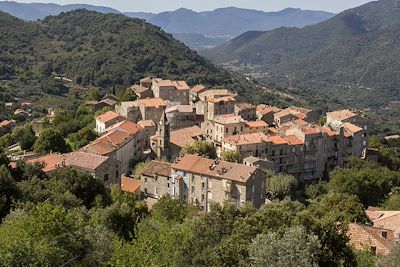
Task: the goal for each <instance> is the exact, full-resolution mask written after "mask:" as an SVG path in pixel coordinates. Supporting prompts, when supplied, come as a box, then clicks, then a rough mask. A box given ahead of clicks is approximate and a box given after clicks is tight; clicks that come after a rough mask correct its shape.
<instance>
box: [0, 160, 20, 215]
mask: <svg viewBox="0 0 400 267" xmlns="http://www.w3.org/2000/svg"><path fill="white" fill-rule="evenodd" d="M19 195H20V191H19V190H18V187H17V184H16V182H15V181H14V179H13V178H12V177H11V174H10V172H9V171H8V169H7V168H6V166H4V165H2V166H0V220H1V219H2V218H3V217H4V216H6V215H7V214H8V212H9V210H10V208H11V205H12V203H13V201H14V200H17V199H18V198H19Z"/></svg>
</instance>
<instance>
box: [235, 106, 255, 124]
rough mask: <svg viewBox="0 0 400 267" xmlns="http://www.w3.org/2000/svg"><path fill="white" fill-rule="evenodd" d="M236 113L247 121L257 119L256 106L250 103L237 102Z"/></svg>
mask: <svg viewBox="0 0 400 267" xmlns="http://www.w3.org/2000/svg"><path fill="white" fill-rule="evenodd" d="M234 113H235V115H239V116H241V117H242V118H243V119H245V120H247V121H255V120H256V119H257V114H256V106H253V105H252V104H250V103H237V104H236V105H235V107H234Z"/></svg>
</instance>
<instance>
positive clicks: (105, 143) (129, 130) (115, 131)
mask: <svg viewBox="0 0 400 267" xmlns="http://www.w3.org/2000/svg"><path fill="white" fill-rule="evenodd" d="M142 131H143V129H142V127H140V126H139V125H137V124H136V123H133V122H131V121H129V120H125V121H123V122H120V123H117V124H115V125H113V126H112V127H110V128H108V129H106V131H105V134H104V135H102V136H101V137H99V138H97V139H96V140H94V141H93V142H91V143H90V144H88V145H87V146H85V147H83V148H82V149H81V150H82V151H85V152H88V153H92V154H97V155H102V156H107V157H110V158H112V159H115V160H118V161H120V162H121V164H122V167H121V170H122V172H123V173H124V174H128V173H129V172H130V171H131V168H132V166H133V163H134V162H136V161H139V160H141V159H142V157H143V133H142Z"/></svg>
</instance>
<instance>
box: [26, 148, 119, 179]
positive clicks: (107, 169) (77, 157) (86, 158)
mask: <svg viewBox="0 0 400 267" xmlns="http://www.w3.org/2000/svg"><path fill="white" fill-rule="evenodd" d="M27 163H28V164H35V163H41V164H43V171H44V172H46V173H49V172H53V171H55V170H59V169H64V168H72V169H76V170H79V171H82V172H86V173H89V174H91V175H92V176H93V177H95V178H97V179H99V180H100V181H102V182H103V183H104V184H105V185H111V184H114V185H115V184H116V185H119V183H120V177H121V162H120V161H118V160H115V159H112V158H110V157H106V156H101V155H94V154H90V153H85V152H82V151H76V152H72V153H68V154H49V155H46V156H42V157H39V158H35V159H30V160H28V161H27Z"/></svg>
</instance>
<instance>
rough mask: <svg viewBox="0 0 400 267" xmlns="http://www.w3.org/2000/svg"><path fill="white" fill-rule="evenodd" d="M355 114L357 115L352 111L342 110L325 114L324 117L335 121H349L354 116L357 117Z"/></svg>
mask: <svg viewBox="0 0 400 267" xmlns="http://www.w3.org/2000/svg"><path fill="white" fill-rule="evenodd" d="M357 113H359V112H358V111H357V112H356V111H352V110H349V109H343V110H336V111H332V112H328V113H326V115H327V116H329V117H331V118H334V119H335V120H338V121H343V120H347V119H350V118H352V117H354V116H357V115H358V114H357Z"/></svg>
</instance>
